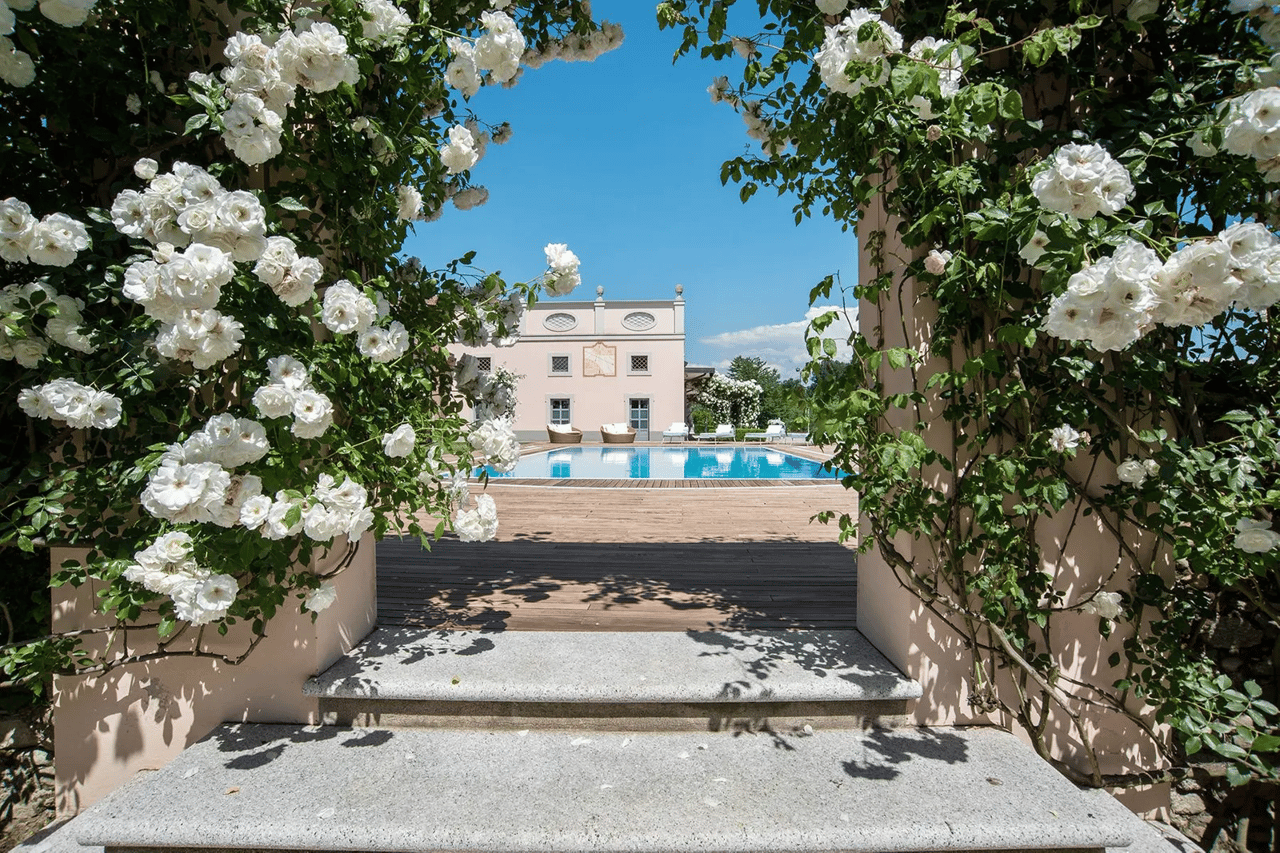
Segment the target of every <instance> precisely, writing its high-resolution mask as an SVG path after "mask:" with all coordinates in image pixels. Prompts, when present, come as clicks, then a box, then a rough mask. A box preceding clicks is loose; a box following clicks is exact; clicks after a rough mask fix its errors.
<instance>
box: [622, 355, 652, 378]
mask: <svg viewBox="0 0 1280 853" xmlns="http://www.w3.org/2000/svg"><path fill="white" fill-rule="evenodd" d="M630 361H631V365H630V368H631V369H630V370H628V371H627V372H628V373H648V372H649V356H648V354H645V355H632V356H631V359H630Z"/></svg>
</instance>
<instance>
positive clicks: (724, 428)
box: [694, 424, 734, 441]
mask: <svg viewBox="0 0 1280 853" xmlns="http://www.w3.org/2000/svg"><path fill="white" fill-rule="evenodd" d="M733 436H734V430H733V424H720V425H718V426H717V427H716V431H715V432H700V433H698V434H697V435H695V436H694V438H696V439H697V440H698V441H733Z"/></svg>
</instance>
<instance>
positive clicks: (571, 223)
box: [405, 0, 857, 377]
mask: <svg viewBox="0 0 1280 853" xmlns="http://www.w3.org/2000/svg"><path fill="white" fill-rule="evenodd" d="M592 8H593V13H594V16H595V18H596V19H597V20H611V21H616V22H618V23H620V24H622V26H623V28H624V30H625V32H626V40H625V41H624V43H623V45H622V47H620V48H618V49H617V50H615V51H612V52H610V53H607V54H605V55H604V56H602V57H600V58H599V59H597V60H596V61H595V62H590V63H587V62H577V63H565V62H553V63H549V64H547V65H545V66H543V67H542V68H539V69H537V70H526V71H525V73H524V77H523V79H522V80H521V81H520V83H519V85H517V86H515V87H514V88H512V89H502V88H500V87H494V88H485V89H481V90H480V92H479V93H478V94H477V95H476V97H474V98H472V99H471V102H470V106H471V108H472V109H473V110H474V111H475V113H476V114H477V116H479V117H480V118H481V119H482V120H483V121H485V122H488V123H490V124H493V125H497V124H500V123H501V122H502V121H509V122H511V124H512V127H513V130H514V135H513V137H512V139H511V141H510V142H508V143H507V144H506V145H503V146H496V145H490V146H489V149H488V153H487V154H486V156H485V158H484V159H483V160H481V161H480V163H478V164H477V165H476V166H475V167H474V168H473V169H472V170H471V175H472V180H473V182H475V183H478V184H482V185H484V186H486V187H487V188H488V189H489V192H490V198H489V202H488V204H486V205H485V206H483V207H479V208H474V209H472V210H469V211H459V210H456V209H455V208H453V207H452V205H449V206H446V208H445V212H444V215H443V217H442V218H441V219H440V220H437V221H436V222H431V223H418V224H417V225H416V233H414V234H412V235H411V236H410V237H409V240H408V241H407V243H406V245H405V252H406V253H407V254H411V255H417V256H419V257H421V258H422V259H423V261H424V262H426V263H427V264H428V265H429V266H430V265H438V264H442V263H444V262H445V261H447V260H449V259H451V258H454V257H458V256H460V255H462V254H463V253H465V252H466V251H468V250H474V251H476V252H477V253H478V254H477V256H476V260H475V264H476V266H477V267H480V268H482V269H485V270H488V271H493V270H501V271H502V272H503V274H504V276H505V277H507V278H508V280H517V281H523V280H528V279H530V278H532V277H534V276H536V275H538V274H539V273H540V272H541V271H542V270H543V269H544V267H545V262H544V257H543V253H542V247H543V246H544V245H546V244H547V243H552V242H555V243H567V244H568V245H569V248H571V249H572V250H573V251H574V252H575V253H576V254H577V255H578V257H579V258H581V260H582V279H583V284H582V285H581V286H580V287H579V288H578V289H577V290H576V291H574V292H573V293H572V294H570V295H569V296H567V297H563V298H564V299H570V300H574V299H594V298H595V290H596V287H597V286H598V285H599V286H603V287H604V288H605V299H606V300H607V299H610V298H613V299H670V298H672V297H673V296H674V294H675V286H676V284H677V283H679V284H683V285H684V296H685V300H686V304H687V309H686V317H687V322H686V335H687V338H686V340H687V344H686V359H687V360H688V361H689V362H690V363H693V364H713V365H722V364H724V363H727V362H728V360H729V359H731V358H732V357H733V356H735V355H739V354H742V355H759V356H761V357H763V358H765V359H766V360H767V361H769V362H770V363H771V364H774V365H775V366H777V367H779V368H780V369H782V370H783V375H784V377H785V376H787V375H792V372H793V369H794V367H796V366H798V364H800V363H801V362H802V361H803V358H802V356H801V353H802V351H803V327H804V323H803V320H804V318H805V314H806V310H807V309H808V307H809V305H808V295H809V290H810V288H812V287H813V285H814V284H816V283H817V282H818V281H819V280H820V279H822V278H823V277H824V276H826V275H828V274H830V273H834V272H840V273H841V275H842V277H843V279H844V281H845V283H846V284H852V283H853V282H854V280H855V278H856V271H857V267H856V261H857V251H856V240H855V239H854V237H853V235H852V233H845V232H842V231H841V230H840V228H839V226H838V225H836V224H835V223H833V222H831V221H827V220H822V219H811V220H805V221H804V222H802V223H801V225H799V226H796V225H795V223H794V214H793V213H792V211H791V208H792V201H791V199H790V198H787V197H784V198H778V197H777V196H776V195H775V194H774V193H773V191H771V190H767V189H763V190H761V191H760V192H759V193H757V194H756V196H755V197H754V198H752V199H751V200H750V202H748V203H747V204H745V205H744V204H742V203H741V202H740V201H739V200H738V187H737V185H735V184H729V185H728V186H721V185H720V164H721V163H722V162H723V161H724V160H726V159H728V158H730V157H733V156H736V155H737V154H739V153H741V152H743V151H745V150H747V146H748V145H750V146H752V147H753V148H754V147H755V146H756V145H757V143H755V142H753V141H752V140H749V139H748V138H747V136H746V133H745V126H744V125H743V123H742V119H741V118H740V117H739V116H738V115H737V114H735V113H734V112H733V110H732V109H731V108H730V107H728V105H726V104H712V103H711V99H710V97H709V96H708V95H707V92H706V89H707V86H709V85H710V84H711V80H712V78H713V77H715V76H716V75H718V74H726V73H728V72H729V70H730V68H731V66H730V64H729V63H715V62H712V61H710V60H707V61H703V60H700V59H698V58H697V57H696V56H691V57H685V58H683V59H681V60H680V62H679V63H677V64H676V65H675V66H673V65H672V63H671V54H672V51H673V50H674V48H675V46H676V44H677V43H678V35H677V33H676V32H675V31H673V30H666V31H663V32H659V31H658V27H657V23H656V22H655V20H654V13H653V5H652V4H651V3H641V2H636V0H612V2H610V0H595V2H593V4H592ZM737 61H738V60H736V58H735V59H734V60H732V61H731V62H733V63H736V62H737ZM718 66H724V67H718ZM734 70H737V69H734ZM731 79H732V76H731Z"/></svg>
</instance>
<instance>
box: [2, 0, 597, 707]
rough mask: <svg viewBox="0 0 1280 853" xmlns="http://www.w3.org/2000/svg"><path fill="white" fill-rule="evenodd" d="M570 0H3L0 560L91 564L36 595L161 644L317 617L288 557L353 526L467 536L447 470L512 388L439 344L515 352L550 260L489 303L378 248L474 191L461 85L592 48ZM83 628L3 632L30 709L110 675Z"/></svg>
mask: <svg viewBox="0 0 1280 853" xmlns="http://www.w3.org/2000/svg"><path fill="white" fill-rule="evenodd" d="M585 5H586V4H583V3H577V2H567V3H565V2H529V3H521V4H520V5H519V6H518V7H515V6H512V4H510V3H509V2H495V3H492V4H491V3H487V2H483V3H481V2H470V0H432V2H430V3H428V2H426V0H411V2H409V3H407V4H405V5H404V7H403V8H400V7H397V6H396V5H394V4H392V3H391V2H388V0H361V2H356V0H333V2H320V3H303V4H297V3H292V2H283V0H227V2H201V0H194V2H190V3H186V2H183V3H171V2H163V1H162V0H43V2H41V3H39V5H38V6H37V5H36V4H35V3H34V2H33V0H7V2H4V3H0V151H2V154H0V187H2V188H3V190H2V191H0V259H2V260H0V276H2V277H3V281H2V282H0V286H2V287H3V290H2V291H0V323H2V324H3V325H2V326H0V357H2V358H3V359H4V360H3V361H2V362H0V370H2V371H3V374H4V380H3V386H2V387H3V392H2V393H0V418H3V423H4V427H3V430H2V438H0V441H3V442H4V444H5V446H4V451H3V458H4V459H5V463H4V466H3V469H0V489H2V490H3V492H2V494H3V503H4V506H5V514H4V517H3V519H0V545H3V547H4V548H5V549H6V552H7V553H9V554H12V553H13V552H14V551H15V550H20V551H22V552H27V553H31V554H35V555H36V556H37V557H38V558H39V559H42V560H44V561H45V563H44V564H45V565H46V566H47V556H48V550H47V549H48V547H49V546H50V545H54V544H65V545H71V546H82V547H84V548H87V549H88V551H89V554H88V558H87V560H86V561H84V562H83V563H69V564H67V565H66V566H63V567H62V569H61V571H59V572H57V573H56V574H55V576H54V578H53V583H54V584H55V585H56V584H65V583H71V584H77V585H79V584H84V583H86V582H91V583H93V584H94V586H95V588H96V589H97V590H98V591H99V592H98V595H99V606H100V607H101V609H102V610H103V611H104V612H105V613H107V614H110V615H114V616H116V617H118V618H119V619H120V620H126V621H128V622H130V623H132V624H133V625H135V626H139V630H141V629H142V628H145V629H147V630H150V631H152V632H153V633H152V637H153V638H154V637H155V636H156V633H158V637H159V640H160V645H159V651H158V652H155V654H164V653H166V646H167V645H169V644H171V643H173V641H174V639H175V638H177V637H179V636H182V635H184V634H185V635H186V636H188V637H189V636H190V634H191V632H194V631H197V630H203V628H201V627H200V626H205V625H208V626H209V628H210V629H216V630H217V631H219V632H223V633H225V632H226V630H227V626H228V625H231V624H234V623H247V624H249V625H251V626H252V628H253V633H254V634H255V635H256V636H258V637H260V636H261V635H262V632H263V631H264V630H265V626H266V624H267V623H268V621H269V620H270V619H271V618H272V616H273V614H275V613H276V612H277V611H278V610H279V609H280V608H297V607H302V608H304V609H305V610H307V611H311V612H313V613H314V612H317V611H319V610H322V609H323V608H324V607H327V606H328V605H329V604H330V603H332V601H333V595H334V592H333V587H332V585H331V584H330V583H328V578H327V577H321V576H317V575H316V574H313V573H311V572H310V571H307V570H306V568H305V567H306V566H308V565H310V563H311V559H310V558H311V556H312V554H313V552H314V551H316V550H317V549H325V550H335V549H345V550H339V553H347V554H349V553H350V552H351V549H354V548H355V547H356V543H358V541H359V540H360V538H361V536H362V535H363V534H364V533H366V532H367V531H372V533H373V534H374V535H376V536H380V535H382V534H384V533H387V532H388V531H406V532H411V533H414V534H417V535H420V536H422V537H423V539H424V541H426V540H427V539H429V538H430V537H431V536H432V535H434V536H437V537H438V536H439V535H441V534H442V532H443V531H444V530H445V529H446V528H447V527H449V526H451V525H452V526H453V527H454V528H456V529H457V530H458V532H459V534H460V535H462V536H463V538H469V539H484V538H491V537H492V536H493V534H494V531H495V530H496V526H497V514H496V509H495V507H494V506H493V502H492V500H491V499H489V498H488V497H487V496H482V497H481V498H480V499H479V500H475V501H473V500H472V498H471V497H470V496H469V495H468V492H467V487H466V476H467V473H468V472H469V471H470V469H471V466H472V465H473V464H476V463H479V462H489V463H491V464H496V465H498V466H500V467H501V466H505V465H510V464H513V463H514V458H515V456H516V455H517V453H516V448H517V445H516V443H515V440H514V435H513V434H512V432H511V429H510V421H509V418H507V417H506V415H508V414H509V413H510V410H511V408H512V407H513V406H514V404H515V388H514V380H515V377H513V376H511V375H502V374H500V373H495V374H488V373H481V372H480V371H478V370H477V369H476V365H475V363H474V362H466V361H464V362H463V363H461V364H459V363H457V362H456V361H455V359H453V358H452V357H451V356H450V353H449V351H448V350H447V349H446V347H447V346H448V345H449V344H451V343H454V342H458V341H464V342H468V343H471V344H476V345H479V344H482V343H487V342H495V343H498V344H504V343H509V342H511V341H513V340H514V336H515V335H516V334H517V333H518V326H519V320H520V316H521V313H522V312H523V310H524V309H525V307H526V306H527V305H528V304H529V303H530V302H531V301H532V300H533V299H534V298H535V297H536V293H537V291H538V290H540V289H541V290H544V291H546V292H549V293H552V294H559V293H564V292H568V291H569V290H571V289H572V288H573V286H574V285H576V284H577V283H578V280H579V278H578V259H577V258H576V256H574V254H573V253H572V252H571V251H569V250H568V248H567V247H566V246H564V245H563V244H551V245H548V246H547V247H546V249H545V252H546V260H547V271H546V272H545V273H544V274H543V275H542V276H541V277H540V278H539V279H537V280H536V281H533V282H528V283H520V284H511V285H509V284H507V283H506V282H504V281H503V280H502V279H501V278H499V277H498V276H496V275H485V274H484V273H483V272H480V271H477V270H475V269H473V268H472V267H471V266H470V263H471V260H472V256H471V255H470V254H465V253H464V251H465V247H459V248H458V251H457V255H456V257H457V260H454V261H451V262H449V263H447V264H444V265H443V266H442V267H441V268H438V269H428V268H424V267H423V265H422V264H421V263H420V262H419V261H417V260H416V259H412V258H404V257H402V256H401V255H399V254H398V253H399V252H400V249H401V247H402V244H403V242H404V240H405V237H406V234H407V233H408V231H409V230H410V229H419V230H422V229H426V230H427V231H429V229H430V225H429V224H428V223H429V222H430V221H431V220H433V219H435V218H437V217H439V216H457V215H465V213H462V212H461V211H463V210H465V209H466V208H468V207H473V206H475V205H476V204H480V203H483V202H484V200H485V198H487V190H485V189H484V188H483V187H482V186H480V185H479V184H477V183H475V182H474V181H473V177H472V176H473V170H475V169H476V167H477V163H478V162H479V161H480V159H481V158H482V157H483V156H484V155H485V151H486V147H487V146H488V145H490V144H500V143H502V142H505V141H506V139H507V138H509V137H510V135H511V128H510V127H509V126H508V125H505V124H497V125H495V124H488V123H486V122H485V121H484V120H483V119H482V118H481V117H479V116H476V115H474V114H473V113H472V111H471V109H470V107H469V99H470V97H471V96H473V95H475V93H476V92H477V90H478V89H479V88H480V87H481V86H496V85H504V86H511V85H515V84H516V83H517V82H518V80H519V78H520V75H521V74H522V73H523V71H524V68H525V67H528V66H537V65H540V64H542V63H544V62H547V61H550V60H552V59H556V58H560V59H565V60H578V59H591V58H593V57H595V56H597V55H599V54H600V53H602V52H604V51H605V50H608V49H611V48H612V47H615V46H616V45H617V44H618V43H619V42H620V40H621V31H620V30H619V29H618V28H617V27H614V26H612V25H606V26H604V27H598V26H596V25H595V24H594V23H592V21H591V19H590V15H589V13H588V12H587V11H586V10H585V8H584V7H585ZM446 207H449V208H450V209H446ZM446 251H447V250H446ZM536 251H537V250H536V247H531V254H533V253H534V252H536ZM451 256H452V255H446V254H443V252H442V253H441V255H440V257H442V258H448V257H451ZM466 404H470V405H472V406H474V407H475V408H476V409H477V411H482V412H484V413H485V419H484V420H483V422H481V423H477V424H473V423H471V422H470V419H469V418H467V417H465V416H464V406H465V405H466ZM427 518H432V519H443V520H441V521H439V523H438V524H437V523H435V522H434V520H433V521H432V522H429V523H427V525H428V526H427V529H423V524H424V519H427ZM347 543H351V544H347ZM11 562H12V560H11ZM26 565H27V566H28V567H30V566H31V565H32V564H30V563H27V564H26ZM34 566H35V568H34V569H30V568H29V570H34V571H37V572H43V571H44V570H43V569H41V568H40V563H39V562H38V561H37V562H36V563H35V564H34ZM340 568H341V565H340V566H339V570H340ZM13 587H14V588H21V589H23V590H25V589H26V588H27V587H26V586H21V585H13ZM7 604H8V605H9V606H10V607H11V608H23V607H25V603H24V602H20V601H19V602H13V601H10V602H7ZM132 635H133V636H134V637H135V638H136V637H137V636H138V630H135V631H133V632H132ZM112 636H116V635H115V634H112ZM84 639H85V636H84V635H83V634H81V635H76V636H70V635H63V636H49V637H43V638H35V639H24V638H22V637H18V638H14V637H12V636H11V637H10V640H11V642H10V644H9V645H7V646H5V647H4V651H3V654H2V655H0V661H2V662H3V666H4V669H5V671H6V673H7V674H8V675H9V677H10V679H11V683H26V684H29V685H32V686H34V687H35V688H37V689H38V688H39V686H40V685H41V684H42V683H43V679H44V677H45V676H47V675H48V674H49V673H51V672H61V673H72V672H96V671H102V670H103V669H105V668H108V667H111V666H115V665H119V664H120V663H122V662H126V661H128V660H130V659H131V657H136V655H131V653H130V651H129V650H127V649H124V648H123V647H121V646H119V645H112V646H110V647H109V648H107V650H106V651H105V652H95V653H94V654H88V653H87V652H84V651H83V649H84V648H85V647H84V646H82V645H81V644H82V642H83V641H84ZM184 642H185V641H184ZM254 642H256V640H255V641H254ZM93 647H94V648H95V649H101V648H102V646H101V644H96V643H95V644H94V646H93ZM142 647H143V648H145V647H146V644H145V643H144V644H143V645H142ZM175 648H176V647H175ZM191 653H193V654H201V653H203V652H202V651H201V649H200V648H199V647H198V646H197V647H196V650H195V651H194V652H191ZM147 654H151V652H148V653H147Z"/></svg>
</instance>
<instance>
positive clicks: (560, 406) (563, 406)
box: [548, 397, 573, 426]
mask: <svg viewBox="0 0 1280 853" xmlns="http://www.w3.org/2000/svg"><path fill="white" fill-rule="evenodd" d="M550 403H551V417H550V418H549V419H548V420H549V421H550V422H551V423H552V424H553V425H555V426H567V425H569V424H571V423H573V418H572V417H571V415H572V411H571V410H570V400H569V398H568V397H552V398H551V400H550Z"/></svg>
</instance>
